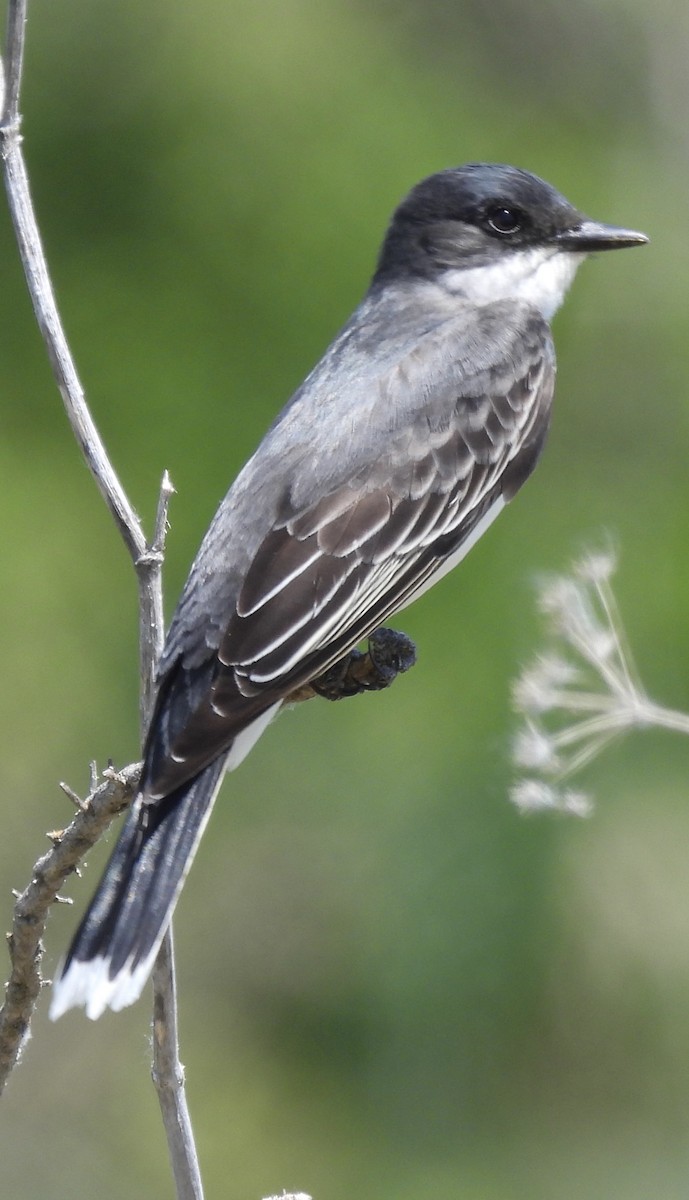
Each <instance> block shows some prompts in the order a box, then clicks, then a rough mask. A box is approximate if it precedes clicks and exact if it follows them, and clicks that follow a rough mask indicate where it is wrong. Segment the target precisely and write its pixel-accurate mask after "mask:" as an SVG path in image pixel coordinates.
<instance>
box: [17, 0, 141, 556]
mask: <svg viewBox="0 0 689 1200" xmlns="http://www.w3.org/2000/svg"><path fill="white" fill-rule="evenodd" d="M25 22H26V0H10V4H9V19H8V44H7V55H6V61H7V82H6V89H5V107H4V110H3V113H2V119H1V120H0V149H1V151H2V157H3V159H4V166H5V187H6V189H7V198H8V201H9V208H10V214H11V217H12V223H13V225H14V232H15V237H16V239H17V245H18V247H19V253H20V255H21V260H22V265H23V267H24V274H25V276H26V283H27V287H28V289H29V295H30V297H31V303H32V305H33V310H34V313H35V315H36V320H37V322H38V326H39V329H40V331H41V334H42V336H43V340H44V342H45V344H46V348H47V350H48V357H49V359H50V363H51V366H52V368H53V374H54V376H55V379H56V382H57V386H58V388H59V389H60V394H61V396H62V401H63V404H64V406H65V411H66V413H67V416H68V418H69V421H70V424H71V426H72V430H73V432H74V436H75V437H76V439H77V442H78V443H79V446H80V448H81V452H82V454H83V456H84V458H85V460H86V463H87V466H88V467H89V470H90V471H91V474H92V475H93V477H94V479H95V481H96V483H97V484H98V487H99V489H100V492H101V494H102V496H103V498H104V499H105V502H106V504H107V505H108V508H109V509H110V511H111V513H112V515H113V517H114V519H115V522H116V524H117V527H118V529H119V531H120V534H121V535H122V538H123V539H124V542H125V545H126V546H127V549H128V550H129V553H130V555H131V557H132V559H134V561H136V560H137V559H138V558H139V557H140V556H141V555H142V554H143V553H144V552H145V550H146V539H145V537H144V535H143V531H142V529H141V524H140V522H139V518H138V517H137V515H136V513H135V511H134V509H133V508H132V506H131V504H130V503H129V500H128V499H127V496H126V495H125V492H124V490H123V488H122V485H121V483H120V481H119V479H118V478H117V475H116V473H115V471H114V469H113V467H112V464H111V463H110V461H109V459H108V456H107V454H106V452H105V448H104V446H103V443H102V441H101V439H100V435H99V433H98V430H97V429H96V426H95V424H94V422H93V419H92V417H91V414H90V412H89V410H88V407H87V404H86V400H85V397H84V390H83V388H82V386H81V383H80V381H79V376H78V375H77V370H76V367H75V365H74V359H73V358H72V354H71V352H70V349H69V346H68V344H67V339H66V337H65V332H64V329H63V327H62V322H61V320H60V314H59V312H58V309H57V304H56V302H55V293H54V292H53V287H52V283H51V281H50V276H49V274H48V268H47V265H46V260H45V254H44V251H43V245H42V243H41V237H40V233H39V231H38V225H37V223H36V217H35V213H34V209H33V204H32V201H31V194H30V191H29V181H28V177H27V173H26V166H25V163H24V156H23V154H22V148H21V142H22V139H21V135H20V132H19V130H20V125H21V117H20V115H19V111H18V104H19V89H20V84H21V69H22V61H23V54H24V27H25Z"/></svg>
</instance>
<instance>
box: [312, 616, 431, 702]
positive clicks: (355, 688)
mask: <svg viewBox="0 0 689 1200" xmlns="http://www.w3.org/2000/svg"><path fill="white" fill-rule="evenodd" d="M415 662H416V646H415V645H414V643H413V642H412V640H411V638H408V637H407V635H406V633H398V632H397V630H395V629H386V628H381V629H375V630H374V631H373V633H372V634H371V636H370V637H369V639H368V649H367V650H366V651H365V652H364V651H361V650H350V652H349V654H348V655H347V656H346V657H345V658H343V659H342V660H341V661H340V662H338V663H335V665H334V666H333V667H330V669H329V670H327V671H325V672H324V673H323V674H322V675H319V676H318V678H317V679H312V680H311V682H310V683H309V685H308V687H309V688H310V689H311V691H312V694H313V693H315V695H317V696H322V697H323V698H324V699H325V700H344V699H345V698H346V697H347V696H359V695H360V694H361V692H379V691H381V690H382V689H383V688H387V687H390V685H391V684H392V683H394V682H395V680H396V678H397V676H398V675H401V674H403V673H404V672H405V671H408V670H409V669H410V668H411V667H413V666H414V663H415Z"/></svg>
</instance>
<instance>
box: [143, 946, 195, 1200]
mask: <svg viewBox="0 0 689 1200" xmlns="http://www.w3.org/2000/svg"><path fill="white" fill-rule="evenodd" d="M178 1046H179V1039H178V1036H177V995H176V980H175V955H174V944H173V938H172V927H171V926H169V927H168V930H167V933H166V934H165V937H164V938H163V941H162V944H161V947H160V950H159V952H158V957H157V959H156V962H155V966H154V968H153V1071H152V1075H153V1082H154V1084H155V1087H156V1090H157V1092H158V1101H159V1103H160V1108H161V1111H162V1114H163V1121H164V1123H165V1128H166V1130H171V1129H175V1130H176V1134H177V1135H176V1137H174V1138H172V1139H170V1135H169V1133H168V1139H169V1151H170V1158H171V1160H172V1170H173V1174H174V1176H175V1179H176V1181H177V1196H178V1200H196V1198H197V1197H198V1196H201V1195H202V1194H203V1186H202V1183H201V1173H200V1170H199V1164H198V1159H197V1157H196V1148H195V1146H194V1135H193V1132H192V1128H191V1122H190V1118H189V1110H188V1108H187V1102H186V1096H185V1092H184V1067H183V1066H182V1064H181V1062H180V1061H179V1053H178ZM180 1154H181V1155H182V1156H183V1157H182V1158H181V1160H180V1161H178V1160H177V1156H178V1155H180Z"/></svg>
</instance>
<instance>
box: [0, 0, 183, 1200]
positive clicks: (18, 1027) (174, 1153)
mask: <svg viewBox="0 0 689 1200" xmlns="http://www.w3.org/2000/svg"><path fill="white" fill-rule="evenodd" d="M25 26H26V0H9V8H8V23H7V43H6V55H5V61H6V64H7V77H6V82H5V80H4V79H3V77H2V64H1V63H0V84H2V85H3V86H2V88H1V89H0V90H2V93H3V94H2V97H0V99H1V100H2V115H1V117H0V152H1V153H2V158H3V161H4V171H5V187H6V190H7V197H8V202H9V208H10V213H11V216H12V222H13V225H14V230H15V236H16V239H17V245H18V247H19V252H20V256H21V260H22V265H23V267H24V274H25V276H26V282H27V287H28V290H29V295H30V297H31V302H32V304H33V309H34V313H35V315H36V321H37V323H38V326H39V329H40V331H41V334H42V336H43V340H44V342H45V345H46V349H47V351H48V357H49V359H50V363H51V366H52V369H53V374H54V376H55V379H56V382H57V385H58V388H59V390H60V394H61V396H62V401H63V404H64V407H65V411H66V413H67V417H68V419H69V422H70V424H71V426H72V430H73V432H74V436H75V437H76V439H77V442H78V444H79V447H80V449H81V452H82V454H83V456H84V459H85V461H86V463H87V466H88V467H89V470H90V471H91V474H92V475H93V477H94V479H95V481H96V484H97V485H98V488H99V490H100V492H101V495H102V496H103V498H104V499H105V502H106V504H107V505H108V508H109V509H110V512H111V513H112V516H113V519H114V521H115V523H116V525H117V527H118V529H119V531H120V535H121V537H122V539H123V541H124V543H125V545H126V547H127V550H128V552H129V555H130V557H131V559H132V562H133V563H134V566H135V570H136V577H137V584H138V591H139V645H140V665H141V707H140V720H141V729H142V735H143V733H145V730H146V728H147V727H148V723H149V721H150V718H151V713H152V711H153V703H154V698H155V671H156V664H157V661H158V657H159V655H160V651H161V648H162V643H163V630H164V624H163V601H162V561H163V549H164V541H165V531H166V528H167V509H168V504H169V500H170V496H171V494H172V491H173V490H174V489H173V488H172V485H171V483H170V480H169V478H168V476H167V473H166V474H165V476H164V478H163V483H162V486H161V491H160V497H159V502H158V514H157V518H156V523H155V530H154V535H153V539H152V542H151V543H150V544H149V543H147V541H146V538H145V536H144V533H143V529H142V527H141V523H140V521H139V518H138V516H137V514H136V512H135V511H134V509H133V507H132V505H131V504H130V502H129V499H128V497H127V495H126V493H125V492H124V489H123V488H122V485H121V483H120V481H119V479H118V477H117V474H116V472H115V470H114V468H113V466H112V464H111V462H110V460H109V458H108V456H107V453H106V451H105V447H104V445H103V443H102V441H101V438H100V435H99V433H98V430H97V429H96V426H95V424H94V421H93V419H92V417H91V414H90V411H89V408H88V405H87V403H86V399H85V396H84V390H83V388H82V386H81V382H80V380H79V376H78V374H77V370H76V366H75V364H74V359H73V357H72V354H71V351H70V349H69V345H68V343H67V339H66V337H65V333H64V329H63V327H62V322H61V320H60V315H59V312H58V308H57V304H56V302H55V295H54V292H53V287H52V284H51V281H50V276H49V274H48V268H47V264H46V260H45V254H44V251H43V246H42V243H41V237H40V234H39V230H38V224H37V221H36V217H35V213H34V209H33V205H32V202H31V194H30V190H29V182H28V177H27V172H26V166H25V163H24V157H23V154H22V149H21V135H20V125H21V117H20V114H19V97H20V90H21V75H22V64H23V57H24V44H25ZM87 815H88V814H87V813H81V812H80V813H78V814H77V817H76V818H75V821H74V822H73V825H74V824H75V823H76V822H78V821H79V819H80V817H82V816H83V817H84V819H86V817H87ZM70 828H72V827H70ZM101 832H102V830H101ZM66 836H67V835H65V837H66ZM63 840H64V839H63ZM61 844H62V843H59V844H58V846H56V847H55V851H57V849H58V848H59V845H61ZM91 844H92V843H91ZM84 848H86V847H84ZM42 863H43V860H41V862H40V863H39V864H37V867H36V870H35V875H34V880H33V881H32V883H31V885H30V886H29V889H27V892H31V889H32V888H34V885H36V883H37V881H38V882H39V884H40V882H41V880H42V878H43V866H42ZM70 869H74V864H72V866H71V867H70ZM23 896H26V893H24V894H23ZM56 896H57V890H56V891H55V893H54V895H52V896H51V897H50V898H49V899H47V900H46V901H45V904H46V912H47V907H48V906H49V905H50V903H52V901H53V900H54V899H55V898H56ZM22 903H23V897H20V899H19V901H18V906H17V915H16V917H15V926H16V931H15V933H13V935H12V941H11V945H10V952H11V954H12V955H13V962H14V956H15V954H18V956H19V962H20V964H21V974H20V976H18V978H17V980H16V982H15V983H13V982H12V981H10V987H11V993H10V994H8V1000H7V1002H6V1005H5V1009H4V1010H3V1012H5V1020H6V1023H7V1025H8V1026H11V1031H12V1032H11V1037H10V1039H9V1041H8V1049H7V1054H6V1056H5V1057H6V1060H7V1067H6V1074H7V1073H9V1071H10V1070H11V1069H12V1067H13V1066H14V1064H15V1063H16V1061H17V1057H18V1054H19V1050H20V1047H21V1044H22V1042H23V1040H24V1039H25V1037H26V1035H27V1032H28V1027H29V1022H30V1019H31V1015H32V1013H33V1009H34V1006H35V1001H36V997H37V996H38V992H39V989H40V986H41V980H40V974H39V973H38V959H39V958H40V932H39V933H38V934H37V936H36V938H35V942H34V943H33V944H31V942H30V941H29V942H28V943H27V945H26V947H25V945H24V941H23V940H22V937H21V936H20V935H21V934H23V932H24V929H25V926H26V924H27V921H28V922H29V924H30V919H29V918H25V917H23V916H22V915H21V912H20V908H21V906H22ZM26 903H27V904H28V905H29V909H28V911H29V912H30V911H31V908H30V905H31V904H32V903H33V894H32V895H31V897H30V899H29V900H27V901H26ZM22 911H23V910H22ZM17 922H19V924H18V925H17ZM42 928H43V924H42V923H41V925H40V930H41V932H42ZM28 963H30V964H31V965H30V966H28V965H27V964H28ZM165 970H167V972H168V979H167V981H165V980H164V972H165ZM156 981H157V982H156V984H155V985H154V989H157V988H158V987H161V988H164V997H165V1000H164V1003H163V1001H162V1000H161V1002H160V1004H159V1003H158V995H157V991H156V995H155V1003H156V1021H157V1024H158V1026H159V1027H160V1023H161V1020H162V1017H161V1015H160V1014H161V1013H162V1014H163V1015H164V1016H166V1017H167V1018H168V1019H172V1018H174V1020H173V1025H172V1028H171V1029H170V1030H169V1034H168V1036H169V1037H171V1038H173V1039H176V1036H177V1024H176V1014H175V987H174V974H173V972H172V942H171V938H170V935H169V934H168V935H166V939H165V941H164V944H163V947H162V949H161V963H160V965H159V968H157V969H156ZM5 1010H6V1011H5ZM159 1032H160V1028H159V1029H158V1032H157V1034H156V1038H155V1039H154V1041H155V1042H156V1044H157V1041H158V1033H159ZM173 1049H174V1054H168V1055H167V1056H166V1057H165V1058H164V1059H163V1060H161V1062H160V1063H158V1064H157V1065H156V1067H155V1072H156V1078H157V1079H158V1080H162V1079H163V1076H164V1072H165V1070H167V1069H168V1065H169V1064H174V1063H175V1062H178V1055H177V1047H176V1040H175V1044H174V1047H173ZM173 1069H174V1068H173ZM6 1074H5V1076H4V1077H6ZM4 1077H3V1078H4ZM168 1093H169V1094H170V1095H171V1096H172V1103H171V1104H168V1103H166V1104H165V1105H164V1106H162V1111H163V1121H164V1124H165V1131H166V1135H167V1139H168V1147H169V1151H170V1156H171V1160H172V1165H173V1172H174V1175H175V1184H176V1188H177V1194H178V1196H179V1197H180V1198H182V1197H184V1200H187V1198H190V1197H194V1198H195V1200H201V1197H202V1191H201V1182H200V1177H199V1171H198V1162H197V1158H196V1152H195V1149H194V1145H193V1138H192V1136H191V1123H190V1120H189V1114H188V1111H187V1108H186V1101H185V1098H184V1091H183V1087H182V1085H181V1082H180V1081H179V1079H178V1077H177V1075H175V1076H174V1077H173V1078H172V1079H171V1080H170V1082H169V1086H166V1088H165V1094H166V1096H167V1095H168ZM161 1105H162V1100H161ZM182 1129H183V1130H184V1131H185V1132H184V1137H183V1138H182V1137H181V1135H180V1130H182Z"/></svg>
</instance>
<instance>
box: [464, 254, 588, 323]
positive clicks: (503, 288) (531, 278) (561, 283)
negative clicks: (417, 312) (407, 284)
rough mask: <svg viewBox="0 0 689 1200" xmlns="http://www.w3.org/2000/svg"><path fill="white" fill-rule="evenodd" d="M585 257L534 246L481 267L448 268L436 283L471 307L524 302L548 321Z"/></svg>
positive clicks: (505, 255) (560, 302)
mask: <svg viewBox="0 0 689 1200" xmlns="http://www.w3.org/2000/svg"><path fill="white" fill-rule="evenodd" d="M585 257H586V255H585V254H575V253H573V252H572V251H571V250H560V249H558V248H557V247H555V246H534V247H531V248H530V249H527V250H515V251H512V252H506V253H505V254H504V256H503V257H501V258H499V259H498V260H497V261H496V262H494V263H489V264H488V266H485V267H468V268H461V267H453V268H450V270H448V271H445V272H444V274H443V275H442V276H441V279H440V282H441V284H442V286H443V287H445V288H446V289H447V291H449V292H451V293H452V294H453V295H456V296H463V297H465V299H467V300H470V301H472V303H474V304H493V303H495V302H496V301H497V300H524V301H526V303H527V304H533V305H534V307H535V308H537V309H539V311H540V312H541V313H542V314H543V316H544V317H545V319H546V321H549V320H550V319H551V317H553V316H554V314H555V313H556V312H557V310H558V308H559V307H560V305H561V304H562V301H563V300H564V298H565V294H566V292H567V289H568V287H569V285H570V284H571V282H572V280H573V279H574V276H575V275H576V271H577V267H578V266H579V265H580V263H582V262H583V261H584V259H585Z"/></svg>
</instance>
